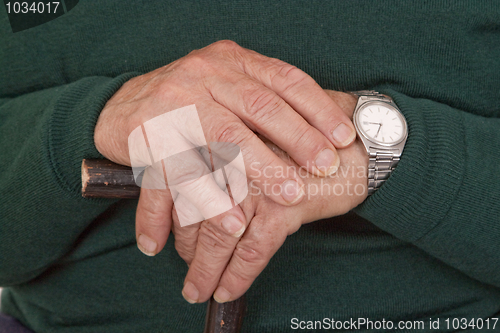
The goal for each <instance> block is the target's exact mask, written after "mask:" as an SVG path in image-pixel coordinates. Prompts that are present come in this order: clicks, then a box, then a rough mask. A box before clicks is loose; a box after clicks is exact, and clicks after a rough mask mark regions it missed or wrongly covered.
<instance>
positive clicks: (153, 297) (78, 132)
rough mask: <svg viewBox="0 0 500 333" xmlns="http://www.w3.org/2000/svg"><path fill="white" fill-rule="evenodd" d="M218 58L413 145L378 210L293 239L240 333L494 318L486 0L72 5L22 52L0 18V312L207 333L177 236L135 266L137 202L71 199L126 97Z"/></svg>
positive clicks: (494, 199)
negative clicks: (296, 81) (395, 111)
mask: <svg viewBox="0 0 500 333" xmlns="http://www.w3.org/2000/svg"><path fill="white" fill-rule="evenodd" d="M221 39H231V40H234V41H236V42H237V43H239V44H240V45H242V46H243V47H246V48H249V49H252V50H255V51H257V52H259V53H262V54H264V55H266V56H270V57H276V58H279V59H281V60H284V61H287V62H289V63H291V64H293V65H296V66H298V67H299V68H301V69H302V70H304V71H305V72H307V73H308V74H309V75H311V76H312V77H313V78H314V79H315V80H316V81H317V82H318V83H319V84H320V85H321V86H322V87H323V88H328V89H335V90H343V91H348V90H361V89H377V90H379V91H382V92H384V93H386V94H388V95H390V96H392V97H393V99H394V100H395V102H396V103H397V105H398V106H399V107H400V109H401V111H402V112H403V114H404V115H405V117H406V119H407V121H408V126H409V136H408V141H407V145H406V148H405V150H404V154H403V156H402V158H401V161H400V163H399V165H398V167H397V168H396V170H395V171H394V172H393V174H392V175H391V177H390V178H389V180H388V181H387V182H386V183H385V184H384V185H383V186H382V187H381V188H380V190H379V191H377V192H376V193H375V194H374V195H373V196H371V197H370V198H368V199H367V200H366V201H365V202H364V203H363V204H362V205H361V206H359V207H358V208H356V209H355V212H352V213H349V214H347V215H345V216H342V217H338V218H331V219H327V220H323V221H318V222H315V223H311V224H308V225H305V226H303V227H302V228H301V229H300V230H299V231H298V232H296V233H295V234H293V235H291V236H289V237H288V239H287V240H286V242H285V244H284V245H283V246H282V247H281V249H280V250H279V251H278V253H277V254H276V255H275V256H274V257H273V258H272V260H271V262H270V263H269V265H268V266H267V267H266V269H265V270H264V272H263V273H262V274H261V275H260V276H259V277H258V278H257V280H256V281H255V283H254V284H253V285H252V287H251V288H250V290H249V291H248V293H247V297H248V302H249V304H248V312H247V315H246V317H245V322H244V328H243V331H244V332H258V333H260V332H288V331H295V329H294V328H299V329H300V328H307V329H308V330H310V331H312V330H313V327H315V329H316V330H319V328H320V327H319V324H318V323H316V322H315V321H321V322H322V323H323V324H322V325H323V326H322V328H328V327H327V326H325V325H324V323H325V322H328V321H329V320H335V321H349V320H351V319H352V320H354V321H355V320H358V318H366V319H368V320H370V321H372V322H376V321H380V322H381V321H382V320H386V321H392V322H393V323H394V326H395V327H396V325H398V323H399V321H409V322H411V323H413V322H414V321H423V322H424V323H425V329H422V330H420V331H422V332H437V331H440V332H446V331H455V330H456V327H455V329H454V328H453V326H452V320H453V319H454V318H459V319H460V318H466V319H468V322H470V320H471V319H478V318H482V319H483V320H484V325H485V326H484V327H486V319H487V318H488V317H499V316H500V245H499V244H500V205H499V204H498V202H499V201H500V172H499V169H498V166H499V165H500V153H499V150H500V149H499V147H500V119H499V116H500V107H499V105H500V104H499V99H500V2H499V1H488V0H485V1H474V0H470V1H444V0H433V1H396V0H392V1H391V0H384V1H330V2H328V3H323V2H321V1H311V0H310V1H272V2H270V1H263V0H256V1H240V0H236V1H191V0H184V1H157V2H154V3H153V2H143V1H128V2H124V1H114V0H103V1H80V3H78V4H77V5H76V6H75V7H74V8H73V9H72V10H71V11H69V12H68V13H67V14H65V15H62V16H60V17H58V18H57V19H54V20H52V21H50V22H48V23H45V24H42V25H39V26H37V27H33V28H31V29H27V30H24V31H20V32H16V33H13V32H12V30H11V27H10V25H9V21H8V18H7V14H6V7H3V6H0V286H2V287H6V288H5V289H4V290H3V293H2V303H1V306H2V308H1V311H2V312H4V313H7V314H9V315H11V316H14V317H16V318H18V319H19V320H20V321H21V322H22V323H24V324H25V325H26V326H28V327H30V328H31V329H33V330H34V331H36V332H64V333H66V332H67V333H77V332H82V333H87V332H106V333H115V332H116V333H123V332H134V333H137V332H200V331H201V330H202V327H203V322H204V314H205V305H204V304H197V305H190V304H188V303H187V302H186V301H185V300H184V299H183V298H182V296H181V289H182V285H183V279H184V276H185V274H186V272H187V266H186V264H185V263H184V262H183V261H182V259H181V258H180V257H179V255H178V254H177V253H176V251H175V249H174V246H173V239H172V237H171V238H170V239H169V241H168V243H167V245H166V248H165V249H164V250H163V251H162V252H161V253H160V254H158V255H157V256H155V257H152V258H150V257H146V256H144V255H143V254H142V253H140V252H139V250H138V249H137V247H136V244H135V232H134V227H135V226H134V219H135V209H136V206H137V200H108V199H84V198H82V197H81V195H80V186H81V182H80V170H79V169H80V164H81V160H82V159H83V158H96V157H97V158H99V157H102V156H100V154H99V153H98V152H97V150H96V148H95V146H94V144H93V130H94V127H95V123H96V120H97V118H98V116H99V112H100V111H101V110H102V108H103V106H104V104H105V103H106V101H107V100H108V99H109V98H110V97H111V96H112V95H113V94H114V92H116V91H117V90H118V89H119V88H120V86H121V85H122V84H123V83H124V82H125V81H127V80H128V79H130V78H131V77H133V76H135V75H138V74H139V73H145V72H148V71H151V70H153V69H155V68H158V67H160V66H163V65H165V64H168V63H170V62H172V61H174V60H176V59H178V58H180V57H182V56H184V55H186V54H187V53H188V52H190V51H191V50H193V49H198V48H201V47H204V46H206V45H209V44H211V43H213V42H215V41H217V40H221ZM332 204H335V203H334V202H332ZM430 318H432V320H437V319H440V322H439V324H440V327H439V330H435V329H434V330H432V329H431V328H430V326H429V319H430ZM447 318H449V319H450V320H449V326H448V327H447V326H446V319H447ZM308 321H310V323H308ZM493 322H494V320H493V319H491V320H490V321H489V325H490V331H500V323H499V324H498V325H496V328H495V330H493V329H492V328H493ZM311 323H312V324H315V325H316V326H311ZM334 325H335V324H334ZM351 328H352V327H351ZM357 329H358V330H359V331H373V330H374V328H373V329H372V328H371V327H370V326H368V324H367V325H366V326H361V327H357ZM465 329H466V330H471V331H472V328H471V327H466V328H465ZM379 331H380V332H383V331H389V329H387V328H386V329H383V328H382V329H381V330H379ZM399 331H403V330H399Z"/></svg>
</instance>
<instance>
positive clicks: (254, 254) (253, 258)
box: [234, 242, 267, 265]
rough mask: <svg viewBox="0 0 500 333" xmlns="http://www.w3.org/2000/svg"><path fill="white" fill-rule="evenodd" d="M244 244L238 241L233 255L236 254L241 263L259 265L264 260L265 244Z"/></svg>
mask: <svg viewBox="0 0 500 333" xmlns="http://www.w3.org/2000/svg"><path fill="white" fill-rule="evenodd" d="M256 245H257V244H254V246H251V245H246V244H244V243H242V242H240V243H238V245H237V246H236V249H235V251H234V255H235V256H237V257H238V258H239V259H240V260H241V261H242V262H243V263H245V264H252V265H260V264H263V263H265V262H266V256H265V254H264V253H265V250H266V248H267V247H266V246H263V244H260V245H259V246H256Z"/></svg>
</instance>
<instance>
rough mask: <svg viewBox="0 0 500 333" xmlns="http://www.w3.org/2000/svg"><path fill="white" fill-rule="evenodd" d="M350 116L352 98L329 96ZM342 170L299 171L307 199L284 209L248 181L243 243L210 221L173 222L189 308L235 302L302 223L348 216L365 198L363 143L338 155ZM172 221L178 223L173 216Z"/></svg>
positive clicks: (293, 165) (291, 163) (280, 153)
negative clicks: (184, 268)
mask: <svg viewBox="0 0 500 333" xmlns="http://www.w3.org/2000/svg"><path fill="white" fill-rule="evenodd" d="M328 93H329V95H330V96H331V97H332V99H333V100H334V101H336V103H337V104H338V105H340V106H341V107H342V109H343V111H344V112H345V114H346V115H347V116H349V117H351V116H352V112H353V111H354V107H355V105H356V98H355V97H353V96H351V95H349V94H344V93H339V92H333V91H328ZM268 145H269V147H270V148H271V149H272V150H273V151H274V152H275V153H276V155H277V156H279V157H280V158H281V159H282V161H284V162H285V163H286V164H287V166H288V167H290V168H291V169H292V170H293V169H298V168H299V166H298V165H297V164H296V163H295V162H294V161H293V160H292V159H290V157H289V156H288V155H287V154H286V153H285V152H284V151H282V150H281V149H279V148H278V147H276V146H275V145H273V144H270V143H268ZM339 155H340V161H341V162H340V167H339V170H338V172H337V174H336V175H332V176H330V177H327V178H319V177H314V176H312V175H310V174H308V173H307V172H304V171H303V170H302V172H299V174H300V175H301V177H302V180H303V182H304V183H305V188H306V191H305V192H306V193H307V197H306V199H305V200H303V201H302V202H301V203H300V204H298V205H296V206H293V207H285V206H282V205H279V204H276V203H275V202H273V201H272V200H270V199H269V197H268V196H266V195H265V194H266V193H265V191H266V190H269V188H267V189H264V190H261V187H258V186H256V185H257V184H255V182H253V183H252V182H251V184H252V186H251V193H250V194H249V195H248V197H247V199H246V200H245V201H243V202H242V203H241V204H240V206H241V207H242V209H243V212H244V213H245V216H246V221H247V223H248V226H247V230H246V231H245V233H244V234H243V235H242V237H241V239H238V238H234V237H227V236H226V235H224V234H223V233H221V232H220V231H219V230H218V228H217V226H215V225H214V223H212V222H211V221H205V222H202V223H201V224H197V225H193V226H190V227H185V228H179V225H178V223H177V222H176V223H174V227H173V232H174V234H175V241H176V249H177V250H178V252H179V254H180V255H181V257H182V258H183V259H184V260H185V261H186V262H187V263H188V264H189V271H188V274H187V276H186V279H185V283H184V289H183V295H184V297H185V298H186V299H187V300H188V301H189V302H191V303H195V302H204V301H206V300H207V299H208V298H209V297H210V296H211V295H212V293H213V292H214V290H215V293H214V298H215V299H216V300H217V301H218V302H226V301H231V300H234V299H237V298H238V297H240V296H241V295H242V294H243V293H245V291H246V290H247V289H248V288H249V287H250V285H251V284H252V282H253V281H254V280H255V278H256V277H257V276H258V275H259V274H260V272H262V270H263V269H264V268H265V266H266V265H267V263H268V262H269V260H270V259H271V257H272V256H273V255H274V253H276V251H277V250H278V249H279V247H280V246H281V245H282V244H283V242H284V241H285V238H286V237H287V235H290V234H292V233H294V232H295V231H297V230H298V229H299V228H300V226H301V225H302V224H304V223H309V222H312V221H316V220H319V219H322V218H327V217H332V216H336V215H341V214H344V213H347V212H348V211H349V210H351V209H352V208H354V207H356V206H357V205H359V204H360V203H361V202H363V201H364V200H365V198H366V196H367V166H368V157H367V154H366V151H365V150H364V147H363V145H362V143H361V142H360V141H359V140H356V141H355V143H354V144H353V145H351V146H350V147H349V148H345V149H342V150H339ZM174 221H176V218H175V214H174Z"/></svg>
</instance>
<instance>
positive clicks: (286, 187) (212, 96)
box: [94, 41, 356, 255]
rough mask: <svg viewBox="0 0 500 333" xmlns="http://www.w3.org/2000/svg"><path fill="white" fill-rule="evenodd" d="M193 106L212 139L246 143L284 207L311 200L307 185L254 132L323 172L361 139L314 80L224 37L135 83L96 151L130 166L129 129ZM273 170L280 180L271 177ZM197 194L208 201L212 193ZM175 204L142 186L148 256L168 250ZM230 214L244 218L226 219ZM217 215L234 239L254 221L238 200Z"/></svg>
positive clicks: (257, 176) (262, 179)
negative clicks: (307, 196)
mask: <svg viewBox="0 0 500 333" xmlns="http://www.w3.org/2000/svg"><path fill="white" fill-rule="evenodd" d="M191 104H195V105H196V107H197V110H198V115H199V117H200V120H201V124H202V126H203V129H204V134H205V137H206V140H207V142H231V143H234V144H237V145H238V146H239V147H240V148H241V152H242V154H243V158H244V164H245V169H246V175H247V177H248V178H249V180H256V182H255V183H256V184H260V186H262V187H263V188H262V190H264V186H268V187H271V188H273V189H274V188H278V189H281V191H271V192H272V193H270V195H269V198H270V199H271V200H273V201H274V202H276V203H279V204H281V205H294V204H297V203H299V202H300V201H301V200H302V198H303V197H304V192H303V190H302V187H303V185H304V184H303V181H302V180H301V178H300V177H298V175H292V176H288V177H286V176H285V175H284V174H283V173H282V175H281V176H279V173H277V172H275V171H276V170H280V169H279V168H281V170H285V169H286V168H287V165H286V163H285V162H283V161H282V160H281V159H280V158H279V157H278V156H276V155H275V154H274V153H273V152H272V151H270V150H269V148H268V147H267V146H266V145H265V144H264V143H263V142H262V141H261V140H260V139H259V138H258V137H257V136H256V134H255V133H254V132H253V131H256V132H258V133H260V134H261V135H263V136H264V137H266V138H268V139H269V140H270V141H272V142H274V143H275V144H276V145H278V146H279V147H280V148H281V149H283V150H284V151H286V152H287V153H288V154H289V155H290V156H291V157H292V158H293V159H294V160H295V161H296V162H297V163H298V164H299V165H300V166H303V167H305V168H306V169H307V170H308V171H309V172H311V173H313V174H316V175H320V176H325V175H330V174H332V173H334V172H335V171H336V170H337V168H338V165H339V158H338V155H337V153H336V150H335V147H336V148H343V147H346V146H348V145H349V144H350V143H352V142H353V141H354V139H355V137H356V135H355V131H354V128H353V125H352V123H351V121H350V119H349V118H348V117H347V116H346V115H345V114H344V113H343V112H342V110H341V109H340V107H339V106H338V105H337V104H336V103H335V102H334V101H332V99H331V98H330V97H329V96H328V95H327V94H326V93H325V92H324V91H323V89H321V87H320V86H319V85H318V84H317V83H316V82H315V81H314V80H313V79H312V78H311V77H310V76H308V75H307V74H305V73H304V72H302V71H301V70H299V69H298V68H296V67H294V66H292V65H290V64H287V63H285V62H282V61H280V60H277V59H273V58H268V57H265V56H263V55H260V54H258V53H256V52H253V51H250V50H247V49H244V48H242V47H240V46H239V45H237V44H236V43H234V42H231V41H220V42H216V43H214V44H212V45H209V46H207V47H205V48H203V49H201V50H197V51H193V52H191V53H190V54H188V55H187V56H185V57H183V58H181V59H179V60H177V61H174V62H173V63H171V64H169V65H167V66H165V67H161V68H158V69H156V70H154V71H152V72H150V73H147V74H144V75H141V76H138V77H136V78H133V79H131V80H129V81H128V82H126V83H125V84H124V85H123V86H122V87H121V88H120V89H119V90H118V91H117V92H116V93H115V95H113V97H112V98H111V99H110V100H109V101H108V103H107V104H106V105H105V107H104V109H103V110H102V112H101V115H100V117H99V119H98V122H97V125H96V128H95V134H94V141H95V145H96V148H97V150H98V151H99V152H100V153H101V154H102V155H103V156H105V157H106V158H108V159H110V160H112V161H114V162H116V163H119V164H124V165H130V156H129V152H128V136H129V134H130V133H131V132H132V131H133V130H134V129H135V128H137V127H138V126H140V125H142V124H143V123H145V122H146V121H147V120H150V119H152V118H155V117H156V116H159V115H161V114H164V113H166V112H168V111H172V110H175V109H178V108H181V107H184V106H187V105H191ZM250 166H252V167H250ZM256 166H258V167H256ZM266 170H267V173H272V174H275V175H278V176H275V177H273V178H271V179H269V178H268V177H266V176H265V175H266V174H267V173H265V172H264V171H266ZM269 170H271V171H269ZM186 172H189V170H187V171H186ZM204 185H206V184H204ZM212 185H213V184H212ZM200 186H201V185H200ZM214 186H215V185H214ZM266 193H267V192H266ZM190 199H191V200H195V201H196V200H201V201H203V200H206V198H204V197H203V196H197V197H194V198H190ZM191 203H192V204H193V205H194V206H196V207H198V206H199V205H203V204H205V203H203V202H201V203H199V202H191ZM171 210H172V198H171V195H170V192H169V191H168V190H152V189H145V188H141V195H140V199H139V205H138V208H137V216H136V236H137V238H138V243H139V247H140V248H141V250H143V252H145V253H148V254H150V255H154V254H156V253H158V252H159V251H160V250H161V249H162V248H163V247H164V245H165V243H166V241H167V238H168V235H169V233H170V228H171V223H172V220H171ZM229 216H232V217H235V218H236V220H235V219H232V220H231V221H232V222H233V223H232V224H230V223H223V222H224V221H225V222H228V220H227V219H226V220H223V219H224V218H226V217H229ZM210 220H211V222H212V223H214V225H216V226H217V228H219V229H220V231H222V232H223V233H225V234H228V233H229V234H233V235H236V234H238V235H241V228H244V226H245V224H246V223H245V221H246V219H245V215H244V214H243V212H242V211H241V209H240V208H239V207H238V206H236V207H234V208H233V209H231V210H230V211H228V212H226V213H223V214H220V215H218V216H216V217H214V218H212V219H210ZM235 221H236V222H235ZM239 227H241V228H239Z"/></svg>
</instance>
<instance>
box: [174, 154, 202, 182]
mask: <svg viewBox="0 0 500 333" xmlns="http://www.w3.org/2000/svg"><path fill="white" fill-rule="evenodd" d="M165 164H166V171H167V177H168V179H167V180H168V184H169V185H177V184H181V183H188V182H196V181H197V180H199V179H200V178H201V177H203V176H204V175H206V174H208V173H209V171H208V165H207V164H206V163H205V161H204V160H202V159H201V158H189V159H183V160H182V161H180V160H175V161H171V162H169V161H168V159H166V163H165Z"/></svg>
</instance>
